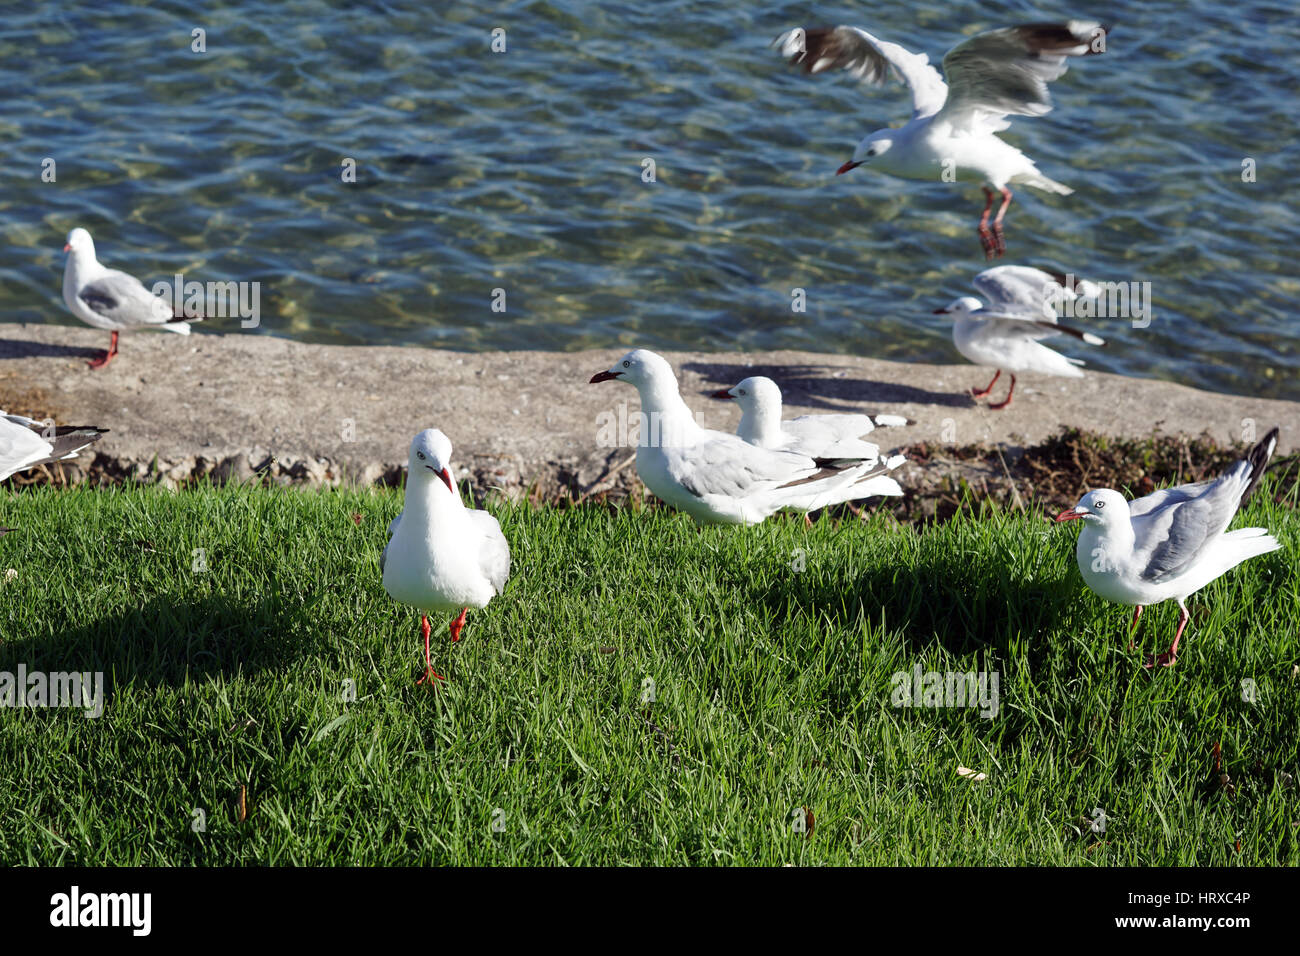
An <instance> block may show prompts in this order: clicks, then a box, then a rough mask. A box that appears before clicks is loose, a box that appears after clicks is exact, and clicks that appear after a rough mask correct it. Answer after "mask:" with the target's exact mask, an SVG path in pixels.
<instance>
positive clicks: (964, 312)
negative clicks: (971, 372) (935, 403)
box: [934, 266, 1106, 409]
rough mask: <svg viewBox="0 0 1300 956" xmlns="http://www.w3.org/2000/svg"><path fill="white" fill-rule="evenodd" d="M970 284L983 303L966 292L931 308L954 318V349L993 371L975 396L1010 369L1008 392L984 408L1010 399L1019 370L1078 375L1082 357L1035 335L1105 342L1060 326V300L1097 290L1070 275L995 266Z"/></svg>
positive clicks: (1005, 403)
mask: <svg viewBox="0 0 1300 956" xmlns="http://www.w3.org/2000/svg"><path fill="white" fill-rule="evenodd" d="M972 284H973V285H974V286H975V288H976V289H977V290H979V292H981V293H982V294H983V295H984V297H985V298H987V299H988V300H989V302H988V305H985V304H984V303H983V302H981V301H980V300H979V299H977V298H975V297H974V296H969V295H967V296H962V297H961V298H959V299H954V300H953V301H952V302H950V303H948V305H946V306H944V307H943V308H942V309H935V310H934V312H935V315H951V316H953V317H954V319H955V321H954V322H953V325H952V341H953V344H954V345H956V346H957V351H959V352H960V353H961V354H962V355H964V356H965V357H966V358H967V359H969V360H970V361H972V362H974V363H975V364H976V365H983V366H985V367H987V368H991V369H994V370H995V373H994V375H993V381H991V382H989V384H988V386H987V387H985V388H981V389H974V388H972V389H971V395H972V396H973V397H974V398H986V397H988V395H989V393H990V392H992V391H993V386H994V385H996V384H997V381H998V379H999V378H1000V377H1001V375H1002V373H1003V372H1009V373H1010V374H1011V387H1010V388H1009V389H1007V397H1006V398H1004V399H1003V400H1002V401H1000V402H997V403H995V404H991V405H989V408H994V409H1003V408H1006V407H1007V406H1008V405H1010V404H1011V396H1012V394H1014V393H1015V390H1016V374H1017V373H1019V372H1032V373H1037V374H1039V375H1064V376H1066V377H1068V378H1082V377H1083V373H1082V372H1081V371H1079V369H1078V366H1080V365H1082V364H1083V362H1082V361H1081V360H1079V359H1072V358H1066V357H1065V356H1064V355H1062V354H1061V353H1059V352H1054V351H1052V350H1051V349H1049V348H1048V347H1047V346H1046V345H1043V344H1041V343H1040V342H1039V339H1045V338H1049V337H1050V336H1053V335H1056V334H1057V333H1059V332H1064V333H1065V334H1066V335H1072V336H1074V337H1075V338H1076V339H1079V340H1080V341H1083V342H1087V343H1088V344H1089V345H1105V344H1106V342H1105V341H1104V340H1103V339H1101V338H1100V337H1098V336H1096V335H1093V334H1092V333H1091V332H1081V331H1079V330H1078V329H1073V328H1070V326H1068V325H1061V323H1060V322H1058V321H1057V317H1056V309H1057V308H1058V307H1059V306H1060V304H1061V303H1064V302H1067V301H1071V300H1073V299H1076V298H1095V297H1096V296H1097V295H1098V293H1099V292H1100V290H1099V288H1098V287H1097V286H1096V285H1095V284H1093V283H1091V282H1086V281H1079V282H1076V281H1075V280H1074V278H1073V277H1072V276H1067V275H1061V274H1058V273H1053V272H1044V271H1043V270H1042V269H1033V268H1030V267H1029V266H994V267H993V268H992V269H985V270H984V271H983V272H981V273H980V274H979V275H977V276H976V277H975V278H974V280H973V282H972Z"/></svg>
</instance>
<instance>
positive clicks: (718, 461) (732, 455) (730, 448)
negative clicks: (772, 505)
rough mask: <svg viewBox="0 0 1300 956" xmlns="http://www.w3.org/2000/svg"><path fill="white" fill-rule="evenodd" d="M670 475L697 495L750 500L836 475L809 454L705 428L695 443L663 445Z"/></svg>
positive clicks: (835, 469)
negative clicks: (758, 443) (667, 446)
mask: <svg viewBox="0 0 1300 956" xmlns="http://www.w3.org/2000/svg"><path fill="white" fill-rule="evenodd" d="M664 452H665V458H666V461H667V465H668V473H669V475H670V476H671V477H672V479H673V480H674V481H676V482H677V483H678V484H680V485H681V486H682V487H683V488H685V489H686V490H687V491H688V492H690V493H691V494H692V495H694V496H695V497H697V498H703V497H705V496H707V495H720V496H723V497H727V498H746V497H749V496H751V495H757V494H762V493H764V492H768V491H774V490H776V489H779V488H783V487H788V486H791V485H794V484H803V483H805V482H811V481H817V480H819V479H821V478H827V477H831V476H833V475H835V474H836V473H837V472H838V471H839V470H840V469H839V468H838V467H837V466H823V464H821V463H818V462H817V461H815V460H814V459H813V458H811V457H809V456H808V455H802V454H797V453H795V452H790V451H777V450H774V449H768V448H759V447H758V446H757V445H751V444H749V443H748V442H746V441H744V440H743V439H741V438H737V437H736V436H735V435H728V434H726V433H724V432H715V431H706V432H705V437H704V438H703V439H702V440H701V441H699V442H696V443H695V444H694V445H689V446H684V447H680V448H665V449H664Z"/></svg>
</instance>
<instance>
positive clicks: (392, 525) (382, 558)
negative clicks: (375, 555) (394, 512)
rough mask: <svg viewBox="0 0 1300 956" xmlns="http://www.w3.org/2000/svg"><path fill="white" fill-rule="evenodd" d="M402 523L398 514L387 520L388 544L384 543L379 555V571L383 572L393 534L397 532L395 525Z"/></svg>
mask: <svg viewBox="0 0 1300 956" xmlns="http://www.w3.org/2000/svg"><path fill="white" fill-rule="evenodd" d="M401 523H402V516H401V515H400V514H399V515H398V516H397V517H396V518H394V519H393V520H392V521H390V522H388V544H386V545H384V550H383V551H382V552H381V553H380V555H379V573H380V574H383V573H384V564H385V562H387V561H388V549H389V548H390V547H391V546H392V544H393V535H395V534H397V526H398V525H399V524H401Z"/></svg>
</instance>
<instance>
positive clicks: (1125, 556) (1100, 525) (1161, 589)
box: [1056, 428, 1282, 667]
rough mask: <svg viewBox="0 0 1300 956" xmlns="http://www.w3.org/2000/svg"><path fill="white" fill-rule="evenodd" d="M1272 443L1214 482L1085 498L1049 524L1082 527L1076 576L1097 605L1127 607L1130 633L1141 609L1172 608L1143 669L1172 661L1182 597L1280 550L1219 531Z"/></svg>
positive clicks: (1247, 532) (1273, 435)
mask: <svg viewBox="0 0 1300 956" xmlns="http://www.w3.org/2000/svg"><path fill="white" fill-rule="evenodd" d="M1277 436H1278V430H1277V429H1276V428H1274V429H1273V430H1272V431H1270V432H1269V433H1268V434H1267V435H1265V436H1264V438H1263V440H1262V441H1260V443H1259V444H1257V445H1256V446H1255V447H1254V448H1252V449H1251V450H1250V452H1249V453H1248V454H1247V455H1246V457H1245V458H1244V459H1242V460H1241V461H1239V462H1237V463H1236V464H1234V465H1233V466H1232V467H1231V468H1229V469H1228V470H1227V471H1226V472H1224V473H1223V475H1221V476H1220V477H1219V478H1217V479H1216V480H1214V481H1201V482H1197V483H1196V484H1190V485H1179V486H1177V487H1175V488H1165V489H1163V490H1161V491H1157V492H1155V493H1154V494H1150V495H1147V496H1146V497H1145V498H1138V499H1137V500H1136V501H1125V500H1124V496H1123V495H1121V494H1119V492H1116V491H1111V490H1110V489H1108V488H1106V489H1101V490H1099V491H1090V492H1088V493H1087V494H1086V495H1084V496H1083V497H1082V498H1080V499H1079V503H1078V504H1077V505H1075V506H1074V507H1073V508H1069V509H1067V510H1065V511H1062V512H1061V513H1060V514H1058V515H1057V516H1056V520H1057V521H1058V522H1060V521H1073V520H1075V519H1082V520H1083V522H1084V527H1083V530H1082V531H1081V532H1080V533H1079V543H1078V546H1077V548H1076V549H1075V558H1076V560H1077V561H1078V564H1079V573H1080V574H1082V575H1083V580H1084V583H1086V584H1087V585H1088V587H1089V588H1091V589H1092V590H1093V591H1094V592H1096V593H1097V594H1099V595H1100V596H1101V597H1103V598H1105V599H1106V600H1108V601H1115V602H1117V603H1119V604H1128V605H1131V606H1132V607H1133V625H1132V629H1131V630H1136V628H1137V623H1138V618H1140V617H1141V616H1142V608H1143V607H1145V606H1146V605H1148V604H1159V603H1160V602H1161V601H1169V600H1174V601H1177V602H1178V607H1179V609H1180V611H1181V613H1180V614H1179V616H1178V630H1177V632H1176V633H1175V634H1174V643H1173V644H1172V645H1171V646H1170V648H1169V650H1167V651H1165V652H1164V653H1163V654H1160V655H1159V656H1157V657H1155V658H1151V659H1149V660H1148V661H1147V665H1146V666H1147V667H1151V666H1153V665H1155V664H1162V665H1164V666H1165V667H1169V666H1171V665H1172V664H1173V663H1174V661H1176V660H1177V659H1178V642H1179V640H1180V639H1181V638H1182V636H1183V629H1184V628H1185V627H1186V626H1187V619H1188V617H1190V615H1189V614H1188V611H1187V605H1186V604H1184V603H1183V602H1184V601H1185V600H1186V599H1187V597H1188V596H1189V595H1191V594H1194V593H1195V592H1197V591H1199V590H1200V589H1201V588H1203V587H1205V586H1206V585H1207V584H1209V583H1210V582H1211V581H1213V580H1214V579H1216V578H1218V577H1220V576H1221V575H1223V574H1226V573H1227V572H1228V571H1230V570H1232V569H1233V568H1235V567H1236V566H1237V565H1239V564H1241V562H1243V561H1245V560H1247V559H1248V558H1253V557H1256V556H1258V555H1261V554H1267V553H1269V552H1270V551H1276V550H1278V548H1280V547H1282V545H1280V544H1279V543H1278V541H1277V539H1276V538H1274V537H1273V536H1272V535H1271V534H1269V533H1268V529H1267V528H1238V529H1237V530H1236V531H1228V530H1227V527H1228V524H1229V523H1230V522H1231V521H1232V518H1233V516H1234V515H1235V514H1236V513H1237V509H1238V508H1240V507H1241V505H1242V502H1244V501H1245V500H1246V498H1247V496H1249V495H1250V493H1251V492H1252V491H1254V489H1255V485H1256V484H1258V483H1259V479H1260V477H1261V476H1262V475H1263V474H1264V469H1265V468H1266V467H1268V460H1269V458H1270V457H1271V456H1272V454H1273V449H1274V448H1276V447H1277ZM1132 647H1133V639H1132V635H1131V634H1130V637H1129V648H1130V649H1132Z"/></svg>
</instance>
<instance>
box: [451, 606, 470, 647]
mask: <svg viewBox="0 0 1300 956" xmlns="http://www.w3.org/2000/svg"><path fill="white" fill-rule="evenodd" d="M468 612H469V608H467V607H463V608H461V609H460V617H458V618H456V620H454V621H452V622H451V628H450V630H451V642H452V643H453V644H455V643H456V642H457V641H459V640H460V632H461V628H463V627H464V626H465V615H466V614H467V613H468Z"/></svg>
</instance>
